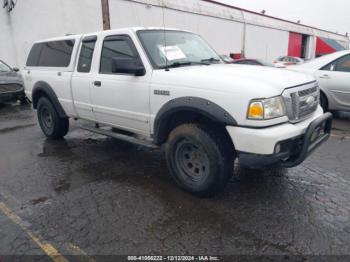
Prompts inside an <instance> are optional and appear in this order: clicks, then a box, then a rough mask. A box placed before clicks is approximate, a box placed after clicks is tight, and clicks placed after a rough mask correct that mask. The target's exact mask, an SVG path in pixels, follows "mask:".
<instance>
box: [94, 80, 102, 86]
mask: <svg viewBox="0 0 350 262" xmlns="http://www.w3.org/2000/svg"><path fill="white" fill-rule="evenodd" d="M93 84H94V86H101V85H102V83H101V81H94V83H93Z"/></svg>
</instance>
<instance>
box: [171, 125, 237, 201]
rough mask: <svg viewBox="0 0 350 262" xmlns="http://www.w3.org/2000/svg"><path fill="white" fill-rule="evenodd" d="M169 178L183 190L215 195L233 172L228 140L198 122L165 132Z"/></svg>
mask: <svg viewBox="0 0 350 262" xmlns="http://www.w3.org/2000/svg"><path fill="white" fill-rule="evenodd" d="M165 153H166V160H167V165H168V168H169V171H170V174H171V176H172V178H173V179H174V180H175V182H176V183H177V184H178V185H179V186H180V187H181V188H182V189H184V190H185V191H187V192H190V193H192V194H195V195H198V196H202V197H209V196H213V195H216V194H217V193H219V192H220V191H222V190H223V188H224V187H225V186H226V184H227V183H228V181H229V179H230V178H231V176H232V175H233V166H234V153H233V148H232V146H231V142H230V141H228V139H226V137H225V135H224V134H222V133H221V132H219V131H218V130H217V131H215V132H214V130H212V129H210V128H209V127H207V126H205V125H200V124H183V125H180V126H178V127H176V128H175V129H174V130H173V131H172V132H171V133H170V135H169V138H168V141H167V144H166V145H165Z"/></svg>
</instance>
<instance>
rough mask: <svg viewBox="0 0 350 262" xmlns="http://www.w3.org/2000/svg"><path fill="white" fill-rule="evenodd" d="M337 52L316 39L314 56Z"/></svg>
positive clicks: (319, 39)
mask: <svg viewBox="0 0 350 262" xmlns="http://www.w3.org/2000/svg"><path fill="white" fill-rule="evenodd" d="M336 51H337V50H336V49H335V48H333V47H331V46H330V45H328V44H327V43H326V42H325V41H323V40H322V39H321V38H319V37H317V42H316V56H320V55H325V54H330V53H333V52H336Z"/></svg>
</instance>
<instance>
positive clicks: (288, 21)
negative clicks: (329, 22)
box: [202, 0, 347, 37]
mask: <svg viewBox="0 0 350 262" xmlns="http://www.w3.org/2000/svg"><path fill="white" fill-rule="evenodd" d="M202 1H204V2H208V3H212V4H216V5H221V6H225V7H228V8H232V9H236V10H239V11H242V12H247V13H251V14H255V15H259V16H263V17H268V18H271V19H275V20H279V21H283V22H287V23H291V24H295V25H300V26H305V27H308V28H312V29H316V30H320V31H324V32H327V33H332V34H336V35H339V36H346V37H347V35H345V34H344V35H343V34H339V33H336V32H332V31H329V30H324V29H320V28H317V27H313V26H308V25H305V24H300V23H296V22H293V21H290V20H286V19H282V18H279V17H275V16H270V15H265V14H262V13H258V12H254V11H251V10H247V9H244V8H240V7H237V6H233V5H229V4H225V3H221V2H217V1H215V0H202Z"/></svg>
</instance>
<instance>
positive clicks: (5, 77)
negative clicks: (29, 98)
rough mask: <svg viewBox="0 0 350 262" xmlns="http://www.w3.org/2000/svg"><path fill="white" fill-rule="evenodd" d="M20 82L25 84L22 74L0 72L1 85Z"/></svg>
mask: <svg viewBox="0 0 350 262" xmlns="http://www.w3.org/2000/svg"><path fill="white" fill-rule="evenodd" d="M2 84H20V85H23V79H22V76H21V75H20V74H19V73H16V72H0V85H2Z"/></svg>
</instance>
